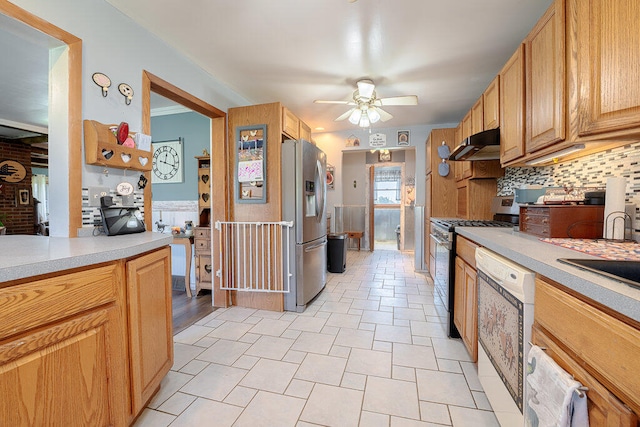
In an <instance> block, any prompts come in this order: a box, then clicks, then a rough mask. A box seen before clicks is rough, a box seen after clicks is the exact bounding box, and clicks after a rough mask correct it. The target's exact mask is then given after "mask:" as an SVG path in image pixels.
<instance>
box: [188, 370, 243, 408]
mask: <svg viewBox="0 0 640 427" xmlns="http://www.w3.org/2000/svg"><path fill="white" fill-rule="evenodd" d="M246 374H247V371H245V370H244V369H238V368H232V367H231V366H223V365H217V364H215V363H212V364H210V365H209V366H207V367H206V368H205V369H203V370H202V372H200V373H199V374H198V375H196V376H195V377H193V379H192V380H191V381H189V382H188V383H187V384H185V385H184V386H182V388H180V391H182V392H184V393H188V394H193V395H196V396H200V397H205V398H207V399H213V400H218V401H220V402H221V401H222V400H224V398H225V397H226V396H227V394H229V392H230V391H231V390H233V388H234V387H235V386H237V385H238V383H239V382H240V381H241V380H242V378H243V377H244V376H245V375H246Z"/></svg>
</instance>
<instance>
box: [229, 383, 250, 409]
mask: <svg viewBox="0 0 640 427" xmlns="http://www.w3.org/2000/svg"><path fill="white" fill-rule="evenodd" d="M257 392H258V390H256V389H253V388H247V387H241V386H237V387H235V388H234V389H233V390H231V393H229V394H228V395H227V397H226V398H225V399H224V403H228V404H229V405H234V406H242V407H243V408H244V407H246V406H247V405H248V404H249V402H251V399H253V397H254V396H255V395H256V393H257Z"/></svg>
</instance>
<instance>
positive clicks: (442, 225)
mask: <svg viewBox="0 0 640 427" xmlns="http://www.w3.org/2000/svg"><path fill="white" fill-rule="evenodd" d="M456 227H513V224H512V223H508V222H504V221H492V220H465V219H460V218H431V228H430V233H429V236H430V237H431V238H432V239H433V241H434V242H435V244H436V245H435V246H436V253H435V256H434V259H435V271H431V272H430V273H431V277H432V278H433V285H434V289H435V292H434V294H435V296H434V297H436V298H438V299H439V300H440V301H441V302H442V305H443V306H444V308H445V309H446V310H447V336H449V337H451V338H460V333H459V332H458V329H457V328H456V326H455V325H454V324H453V313H454V307H453V301H454V284H455V268H454V266H455V262H456Z"/></svg>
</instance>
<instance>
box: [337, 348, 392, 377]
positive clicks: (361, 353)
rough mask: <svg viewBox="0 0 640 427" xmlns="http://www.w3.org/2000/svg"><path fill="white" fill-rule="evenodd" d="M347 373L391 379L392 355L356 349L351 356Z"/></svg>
mask: <svg viewBox="0 0 640 427" xmlns="http://www.w3.org/2000/svg"><path fill="white" fill-rule="evenodd" d="M346 371H347V372H353V373H356V374H363V375H375V376H378V377H385V378H391V354H390V353H387V352H383V351H374V350H364V349H360V348H354V349H353V350H351V354H350V355H349V361H348V363H347V367H346Z"/></svg>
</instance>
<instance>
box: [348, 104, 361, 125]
mask: <svg viewBox="0 0 640 427" xmlns="http://www.w3.org/2000/svg"><path fill="white" fill-rule="evenodd" d="M361 117H362V110H361V109H359V108H356V109H355V110H353V112H352V113H351V115H350V116H349V121H350V122H351V124H354V125H357V124H358V123H359V122H360V118H361Z"/></svg>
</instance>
